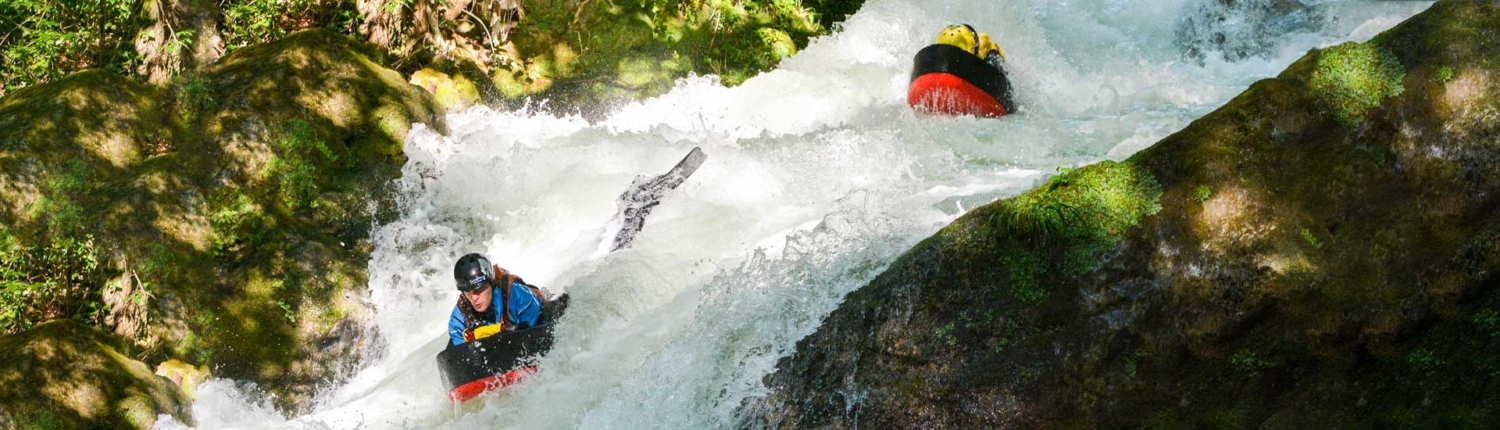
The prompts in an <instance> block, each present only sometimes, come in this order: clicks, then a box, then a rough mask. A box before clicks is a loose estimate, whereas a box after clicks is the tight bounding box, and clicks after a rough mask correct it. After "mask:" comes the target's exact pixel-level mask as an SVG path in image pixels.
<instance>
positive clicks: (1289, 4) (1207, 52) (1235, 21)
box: [1174, 0, 1328, 61]
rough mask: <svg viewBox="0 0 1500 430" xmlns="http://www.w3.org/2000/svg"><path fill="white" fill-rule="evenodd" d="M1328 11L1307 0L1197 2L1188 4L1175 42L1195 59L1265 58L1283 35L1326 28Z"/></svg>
mask: <svg viewBox="0 0 1500 430" xmlns="http://www.w3.org/2000/svg"><path fill="white" fill-rule="evenodd" d="M1325 15H1326V14H1325V13H1324V12H1323V8H1322V7H1321V6H1320V5H1319V4H1318V3H1316V2H1314V3H1309V2H1305V1H1303V0H1195V1H1190V2H1188V3H1187V4H1186V5H1184V6H1183V11H1182V16H1181V17H1179V18H1178V19H1177V26H1176V31H1175V32H1176V38H1175V40H1174V43H1175V44H1176V45H1177V47H1178V48H1179V49H1180V50H1181V51H1182V53H1183V55H1185V56H1187V57H1188V58H1191V59H1195V60H1203V59H1204V58H1207V57H1220V58H1223V59H1224V60H1228V61H1236V60H1243V59H1246V58H1250V57H1255V56H1265V55H1267V54H1271V49H1272V47H1273V46H1274V45H1275V40H1276V39H1277V38H1278V37H1280V36H1284V35H1287V34H1294V33H1314V32H1317V31H1320V30H1322V28H1323V25H1324V24H1326V22H1327V19H1328V18H1327V17H1326V16H1325Z"/></svg>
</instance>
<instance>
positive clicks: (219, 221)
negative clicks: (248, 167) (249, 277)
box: [208, 189, 269, 257]
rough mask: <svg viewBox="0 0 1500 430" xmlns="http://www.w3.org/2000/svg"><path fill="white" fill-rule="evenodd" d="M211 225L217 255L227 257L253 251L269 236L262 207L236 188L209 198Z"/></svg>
mask: <svg viewBox="0 0 1500 430" xmlns="http://www.w3.org/2000/svg"><path fill="white" fill-rule="evenodd" d="M209 205H210V206H209V207H211V208H213V209H212V213H210V214H209V217H208V220H209V225H211V226H213V229H214V240H213V246H214V255H215V256H218V257H228V256H231V255H234V254H238V253H240V252H242V251H246V250H250V249H254V248H255V247H256V246H258V245H260V244H261V243H264V242H265V240H266V238H267V237H268V236H269V233H268V227H269V226H268V225H267V224H268V223H267V220H266V216H265V214H264V213H263V212H262V211H261V208H260V206H258V205H256V204H255V202H254V201H252V200H251V199H250V197H249V196H246V195H245V194H244V193H242V192H240V191H239V190H237V189H234V190H230V191H227V192H222V193H217V194H214V195H211V196H210V197H209Z"/></svg>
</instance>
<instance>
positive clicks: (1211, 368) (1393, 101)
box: [741, 2, 1500, 428]
mask: <svg viewBox="0 0 1500 430" xmlns="http://www.w3.org/2000/svg"><path fill="white" fill-rule="evenodd" d="M1497 36H1500V5H1497V4H1495V3H1493V2H1439V3H1438V4H1436V5H1435V6H1433V7H1432V8H1431V9H1430V10H1428V11H1426V12H1424V13H1422V14H1420V15H1418V16H1416V17H1413V18H1412V19H1410V20H1409V21H1407V22H1405V23H1403V24H1401V25H1399V26H1397V27H1396V28H1394V29H1392V30H1391V31H1389V32H1387V33H1386V34H1383V35H1381V36H1378V37H1376V38H1375V39H1373V40H1372V41H1370V42H1368V43H1364V44H1353V43H1351V44H1345V45H1339V46H1335V47H1330V48H1328V49H1324V50H1320V51H1313V52H1310V53H1309V54H1308V55H1307V56H1305V57H1304V58H1302V59H1301V60H1299V61H1298V62H1296V63H1295V64H1293V65H1292V66H1290V67H1289V68H1288V70H1286V71H1285V72H1283V73H1282V74H1281V75H1280V76H1278V77H1277V78H1275V79H1268V80H1264V81H1261V82H1259V83H1256V84H1255V85H1253V86H1252V87H1251V88H1250V89H1249V90H1247V91H1246V92H1245V93H1244V94H1242V95H1240V96H1239V97H1237V98H1235V99H1234V100H1232V101H1231V102H1230V103H1228V104H1227V105H1226V106H1224V107H1223V108H1221V109H1219V110H1218V111H1216V112H1214V113H1212V114H1209V115H1208V116H1205V117H1204V118H1201V119H1199V120H1198V121H1195V122H1194V123H1193V124H1192V125H1190V126H1189V127H1187V128H1186V129H1184V130H1183V131H1181V132H1179V133H1177V134H1174V135H1172V136H1170V137H1168V138H1166V139H1164V140H1163V141H1161V142H1158V143H1157V144H1155V145H1154V146H1152V147H1151V148H1149V149H1147V150H1145V151H1142V152H1141V153H1138V154H1137V155H1135V156H1134V157H1131V158H1130V159H1129V160H1126V161H1125V162H1121V163H1112V162H1105V163H1101V164H1099V165H1095V166H1089V167H1085V168H1080V169H1077V170H1074V171H1071V172H1067V173H1064V174H1062V175H1059V177H1058V178H1054V179H1053V180H1052V181H1049V183H1048V184H1046V185H1044V186H1043V187H1041V188H1038V189H1036V190H1032V191H1029V192H1027V193H1025V194H1023V195H1021V196H1017V197H1014V198H1010V199H1006V200H1002V201H999V202H996V203H993V204H990V205H987V206H984V207H981V208H978V209H975V210H974V211H972V212H970V213H968V214H965V215H964V216H963V217H961V218H959V219H958V220H956V221H955V222H954V223H953V224H952V225H950V226H948V227H946V228H945V229H943V230H942V231H940V232H939V233H938V234H937V235H935V236H933V237H931V238H929V239H927V240H926V241H924V242H922V243H921V244H919V245H918V246H917V247H915V248H914V249H912V250H911V251H909V252H908V253H907V254H905V255H903V256H902V257H901V258H900V259H898V260H897V261H896V262H894V263H893V264H892V265H891V267H890V268H889V269H888V271H887V272H886V273H884V274H882V275H881V276H879V277H878V278H877V279H876V280H875V281H873V282H872V283H871V284H870V285H868V286H866V287H864V288H862V289H860V290H858V291H856V292H854V293H852V294H850V295H849V297H848V298H847V299H846V300H845V302H844V303H843V304H841V305H840V307H839V309H838V310H836V311H835V312H834V313H833V314H832V315H830V316H829V318H828V320H827V321H826V322H825V323H824V325H823V326H822V327H821V328H819V330H818V331H817V332H816V333H814V334H813V335H811V336H809V337H808V338H806V339H803V340H802V341H801V342H799V343H798V347H797V352H796V353H795V354H794V355H793V356H791V357H787V358H786V359H783V360H782V361H781V363H780V364H779V365H778V370H777V372H776V373H774V374H772V375H770V376H768V377H767V378H766V382H767V385H768V386H769V387H770V389H771V393H770V394H769V395H768V396H767V397H766V398H764V399H758V400H755V401H751V402H747V404H745V405H743V407H742V408H741V416H742V417H743V418H744V420H745V421H744V423H743V424H744V425H746V426H748V427H776V428H791V427H836V428H855V427H859V428H993V427H1012V428H1057V427H1086V428H1100V427H1140V426H1146V427H1165V428H1205V427H1232V428H1251V427H1273V428H1308V427H1333V428H1348V427H1420V426H1438V427H1465V426H1469V427H1492V426H1495V425H1496V424H1500V411H1497V410H1496V409H1495V408H1494V405H1497V404H1500V391H1497V390H1495V389H1494V387H1496V386H1497V384H1500V290H1497V289H1496V288H1495V286H1496V285H1497V283H1496V280H1497V278H1496V274H1497V273H1500V211H1496V208H1497V207H1500V200H1496V195H1497V194H1496V191H1500V164H1496V163H1495V161H1496V160H1497V159H1500V97H1496V96H1497V95H1500V44H1496V43H1495V42H1494V40H1500V39H1497Z"/></svg>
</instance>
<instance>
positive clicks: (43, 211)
mask: <svg viewBox="0 0 1500 430" xmlns="http://www.w3.org/2000/svg"><path fill="white" fill-rule="evenodd" d="M89 173H90V168H89V165H88V163H86V162H84V161H83V160H77V159H74V160H69V161H68V162H67V163H65V164H63V165H62V166H61V167H60V168H58V169H55V170H53V171H51V172H49V173H48V174H47V177H46V179H45V180H43V181H42V184H41V185H42V186H41V191H42V193H41V194H42V196H41V198H40V199H37V201H36V203H34V204H32V206H31V216H32V217H33V218H39V219H41V220H42V221H43V224H44V225H46V226H47V232H48V234H51V235H54V236H70V235H75V234H78V233H82V232H84V231H86V230H87V226H86V225H85V222H84V221H85V220H84V209H83V205H81V204H79V203H78V199H80V198H82V197H83V196H85V195H87V194H88V193H89V191H90V190H92V189H93V188H94V183H93V182H92V181H91V180H90V177H89V176H90V174H89Z"/></svg>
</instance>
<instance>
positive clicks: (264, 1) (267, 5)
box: [219, 0, 409, 51]
mask: <svg viewBox="0 0 1500 430" xmlns="http://www.w3.org/2000/svg"><path fill="white" fill-rule="evenodd" d="M398 1H400V0H398ZM396 2H397V1H393V2H392V3H396ZM408 3H409V2H408ZM220 5H221V6H220V8H221V10H222V11H223V16H222V17H221V19H220V22H219V23H220V25H221V26H222V28H221V31H222V32H223V38H224V48H225V50H228V51H233V50H235V49H239V48H243V47H246V46H250V45H254V44H258V43H266V42H271V41H275V40H280V39H281V38H283V37H286V35H287V34H290V33H291V32H294V31H297V30H301V29H306V28H316V27H323V28H327V29H330V30H333V31H335V32H338V33H341V34H347V35H353V34H356V31H357V29H358V26H359V20H360V15H359V11H358V10H357V9H356V8H355V6H356V5H355V2H354V1H352V0H227V1H222V2H220Z"/></svg>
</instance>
